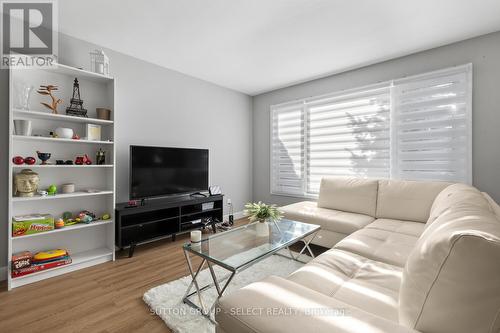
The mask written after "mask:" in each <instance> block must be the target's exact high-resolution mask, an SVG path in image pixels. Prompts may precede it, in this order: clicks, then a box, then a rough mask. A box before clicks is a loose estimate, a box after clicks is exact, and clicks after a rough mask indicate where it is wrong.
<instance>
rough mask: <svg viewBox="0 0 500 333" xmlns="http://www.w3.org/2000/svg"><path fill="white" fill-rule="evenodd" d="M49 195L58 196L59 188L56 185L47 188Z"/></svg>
mask: <svg viewBox="0 0 500 333" xmlns="http://www.w3.org/2000/svg"><path fill="white" fill-rule="evenodd" d="M47 194H48V195H56V194H57V186H55V185H54V184H52V185H50V186H49V188H47Z"/></svg>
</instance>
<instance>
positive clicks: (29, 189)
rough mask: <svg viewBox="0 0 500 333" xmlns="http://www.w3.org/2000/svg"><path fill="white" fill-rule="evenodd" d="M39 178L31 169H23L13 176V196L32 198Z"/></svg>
mask: <svg viewBox="0 0 500 333" xmlns="http://www.w3.org/2000/svg"><path fill="white" fill-rule="evenodd" d="M38 185H40V177H39V176H38V174H37V173H36V172H34V171H33V170H31V169H23V170H22V171H21V172H19V173H17V174H16V175H15V176H14V186H15V195H16V196H18V197H32V196H34V195H35V193H37V191H38Z"/></svg>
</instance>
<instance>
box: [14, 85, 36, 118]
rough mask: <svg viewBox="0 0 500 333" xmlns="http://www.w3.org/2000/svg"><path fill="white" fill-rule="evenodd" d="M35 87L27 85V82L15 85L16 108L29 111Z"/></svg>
mask: <svg viewBox="0 0 500 333" xmlns="http://www.w3.org/2000/svg"><path fill="white" fill-rule="evenodd" d="M33 89H34V87H33V86H30V85H28V84H26V83H25V82H16V83H14V90H15V94H16V96H15V98H14V107H15V108H16V109H21V110H25V111H27V110H29V105H30V98H31V93H32V92H33Z"/></svg>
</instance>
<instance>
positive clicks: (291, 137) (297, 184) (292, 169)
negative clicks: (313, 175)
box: [271, 102, 305, 195]
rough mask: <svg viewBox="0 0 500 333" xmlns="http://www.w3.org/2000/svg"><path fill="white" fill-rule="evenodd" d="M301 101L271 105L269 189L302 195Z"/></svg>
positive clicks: (302, 118) (302, 110)
mask: <svg viewBox="0 0 500 333" xmlns="http://www.w3.org/2000/svg"><path fill="white" fill-rule="evenodd" d="M304 116H305V115H304V103H303V102H296V103H287V104H285V105H279V106H273V107H272V109H271V124H272V128H271V140H272V141H271V193H276V194H292V195H293V194H295V195H304V188H305V179H304V158H305V156H304V128H305V126H304V120H305V119H304Z"/></svg>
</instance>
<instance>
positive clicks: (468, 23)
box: [58, 0, 500, 95]
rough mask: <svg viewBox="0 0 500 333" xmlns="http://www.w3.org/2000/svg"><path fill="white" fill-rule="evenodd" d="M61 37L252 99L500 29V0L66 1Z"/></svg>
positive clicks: (63, 5) (62, 5) (62, 14)
mask: <svg viewBox="0 0 500 333" xmlns="http://www.w3.org/2000/svg"><path fill="white" fill-rule="evenodd" d="M58 3H59V12H60V15H59V28H60V30H61V32H63V33H66V34H68V35H72V36H74V37H77V38H80V39H83V40H86V41H90V42H92V43H95V44H99V45H102V46H104V47H108V48H111V49H114V50H116V51H119V52H122V53H125V54H128V55H131V56H134V57H137V58H140V59H143V60H146V61H149V62H152V63H154V64H158V65H160V66H163V67H167V68H170V69H173V70H176V71H179V72H182V73H185V74H188V75H191V76H193V77H197V78H200V79H203V80H206V81H209V82H213V83H215V84H218V85H221V86H224V87H227V88H231V89H234V90H237V91H241V92H243V93H246V94H249V95H257V94H259V93H262V92H266V91H270V90H274V89H277V88H281V87H285V86H289V85H292V84H295V83H299V82H303V81H307V80H310V79H313V78H318V77H323V76H327V75H329V74H333V73H339V72H342V71H345V70H348V69H353V68H357V67H361V66H364V65H368V64H373V63H376V62H380V61H384V60H388V59H392V58H396V57H400V56H404V55H407V54H411V53H414V52H417V51H421V50H426V49H430V48H434V47H437V46H441V45H445V44H449V43H452V42H456V41H459V40H464V39H467V38H471V37H475V36H479V35H482V34H486V33H489V32H494V31H498V30H500V1H499V0H476V1H471V0H147V1H146V0H143V1H138V0H133V1H132V0H106V1H103V0H63V1H59V2H58Z"/></svg>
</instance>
